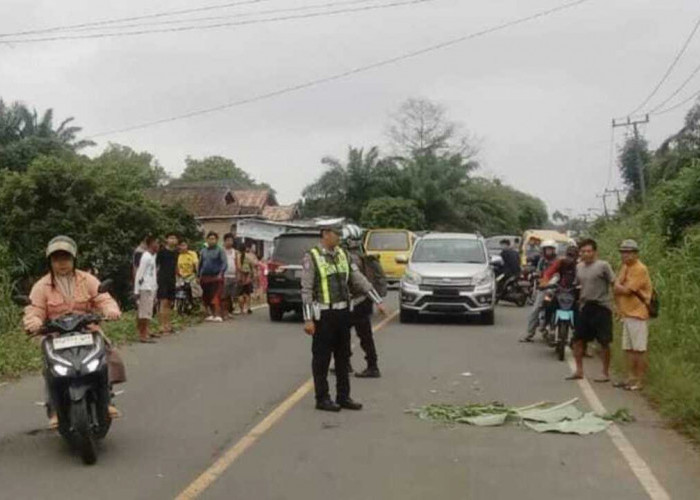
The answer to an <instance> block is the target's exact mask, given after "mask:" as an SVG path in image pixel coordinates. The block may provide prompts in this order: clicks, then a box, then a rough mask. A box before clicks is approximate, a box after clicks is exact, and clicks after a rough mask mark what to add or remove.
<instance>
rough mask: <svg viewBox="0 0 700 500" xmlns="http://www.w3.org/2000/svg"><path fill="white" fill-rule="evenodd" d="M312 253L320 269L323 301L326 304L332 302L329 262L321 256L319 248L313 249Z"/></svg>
mask: <svg viewBox="0 0 700 500" xmlns="http://www.w3.org/2000/svg"><path fill="white" fill-rule="evenodd" d="M311 255H312V256H313V258H314V260H315V261H316V268H317V269H318V274H319V280H320V282H321V301H322V302H323V303H324V304H330V303H331V293H330V290H329V289H328V263H327V262H326V259H322V258H321V253H320V252H319V251H318V249H317V248H312V249H311Z"/></svg>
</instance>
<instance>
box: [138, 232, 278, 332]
mask: <svg viewBox="0 0 700 500" xmlns="http://www.w3.org/2000/svg"><path fill="white" fill-rule="evenodd" d="M266 274H267V273H266V263H265V261H264V260H262V259H260V258H259V257H258V255H257V253H256V248H255V245H254V243H253V242H250V241H247V242H246V241H244V240H241V239H238V238H236V237H235V235H234V234H232V233H227V234H225V235H224V238H223V242H221V241H220V239H219V235H218V234H217V233H216V232H214V231H211V232H209V233H208V234H207V237H206V242H205V243H204V245H203V246H202V248H201V249H200V250H199V252H197V251H195V250H193V249H191V248H190V245H189V243H188V242H187V241H186V240H184V239H181V238H180V237H179V236H178V235H177V234H175V233H169V234H167V235H165V238H164V239H163V240H162V241H161V240H160V239H159V238H157V237H155V236H147V237H146V238H144V240H143V241H142V242H141V244H139V246H138V247H137V248H136V250H135V251H134V255H133V277H134V297H135V300H136V305H137V318H138V332H139V340H140V341H141V342H143V343H154V342H155V341H156V340H155V339H156V338H158V337H161V336H164V335H169V334H171V333H172V332H173V326H172V311H173V308H174V305H175V300H176V295H177V297H178V298H177V300H186V301H187V304H188V306H189V307H188V308H187V310H192V309H194V308H195V307H196V305H197V304H199V303H200V302H201V304H202V306H203V307H204V310H205V313H206V321H211V322H223V321H225V320H227V319H230V318H232V317H233V316H234V315H237V314H252V312H253V311H252V309H251V306H252V302H253V300H254V299H260V298H261V297H262V295H263V294H264V293H265V291H266V289H267V278H266ZM178 290H180V291H184V292H183V293H181V294H180V295H178ZM183 295H184V298H183ZM156 312H157V314H158V319H159V323H160V330H159V331H158V332H151V331H150V329H149V328H150V322H151V319H152V318H153V316H154V314H156Z"/></svg>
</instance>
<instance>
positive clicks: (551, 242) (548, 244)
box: [540, 240, 557, 251]
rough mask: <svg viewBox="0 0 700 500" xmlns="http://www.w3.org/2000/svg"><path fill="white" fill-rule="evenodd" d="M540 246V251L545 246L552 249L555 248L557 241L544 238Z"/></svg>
mask: <svg viewBox="0 0 700 500" xmlns="http://www.w3.org/2000/svg"><path fill="white" fill-rule="evenodd" d="M540 248H541V249H542V251H544V249H545V248H553V249H554V250H556V249H557V242H556V241H554V240H546V241H543V242H542V244H541V245H540Z"/></svg>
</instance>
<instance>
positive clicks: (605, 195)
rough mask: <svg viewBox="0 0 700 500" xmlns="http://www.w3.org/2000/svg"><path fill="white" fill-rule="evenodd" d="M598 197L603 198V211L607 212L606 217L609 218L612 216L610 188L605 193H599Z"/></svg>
mask: <svg viewBox="0 0 700 500" xmlns="http://www.w3.org/2000/svg"><path fill="white" fill-rule="evenodd" d="M596 198H602V199H603V212H604V213H605V218H606V219H607V218H609V217H610V216H609V215H608V203H607V201H608V190H607V189H606V190H605V191H604V192H603V194H598V195H596Z"/></svg>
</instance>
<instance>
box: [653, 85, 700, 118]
mask: <svg viewBox="0 0 700 500" xmlns="http://www.w3.org/2000/svg"><path fill="white" fill-rule="evenodd" d="M697 97H700V90H699V91H697V92H695V93H694V94H691V95H690V96H689V97H688V98H687V99H684V100H682V101H681V102H679V103H678V104H674V105H673V106H671V107H670V108H666V109H662V110H661V111H656V112H655V113H650V114H652V115H654V116H658V115H664V114H666V113H670V112H671V111H675V110H676V109H678V108H680V107H681V106H683V105H684V104H687V103H689V102H690V101H692V100H693V99H696V98H697Z"/></svg>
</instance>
